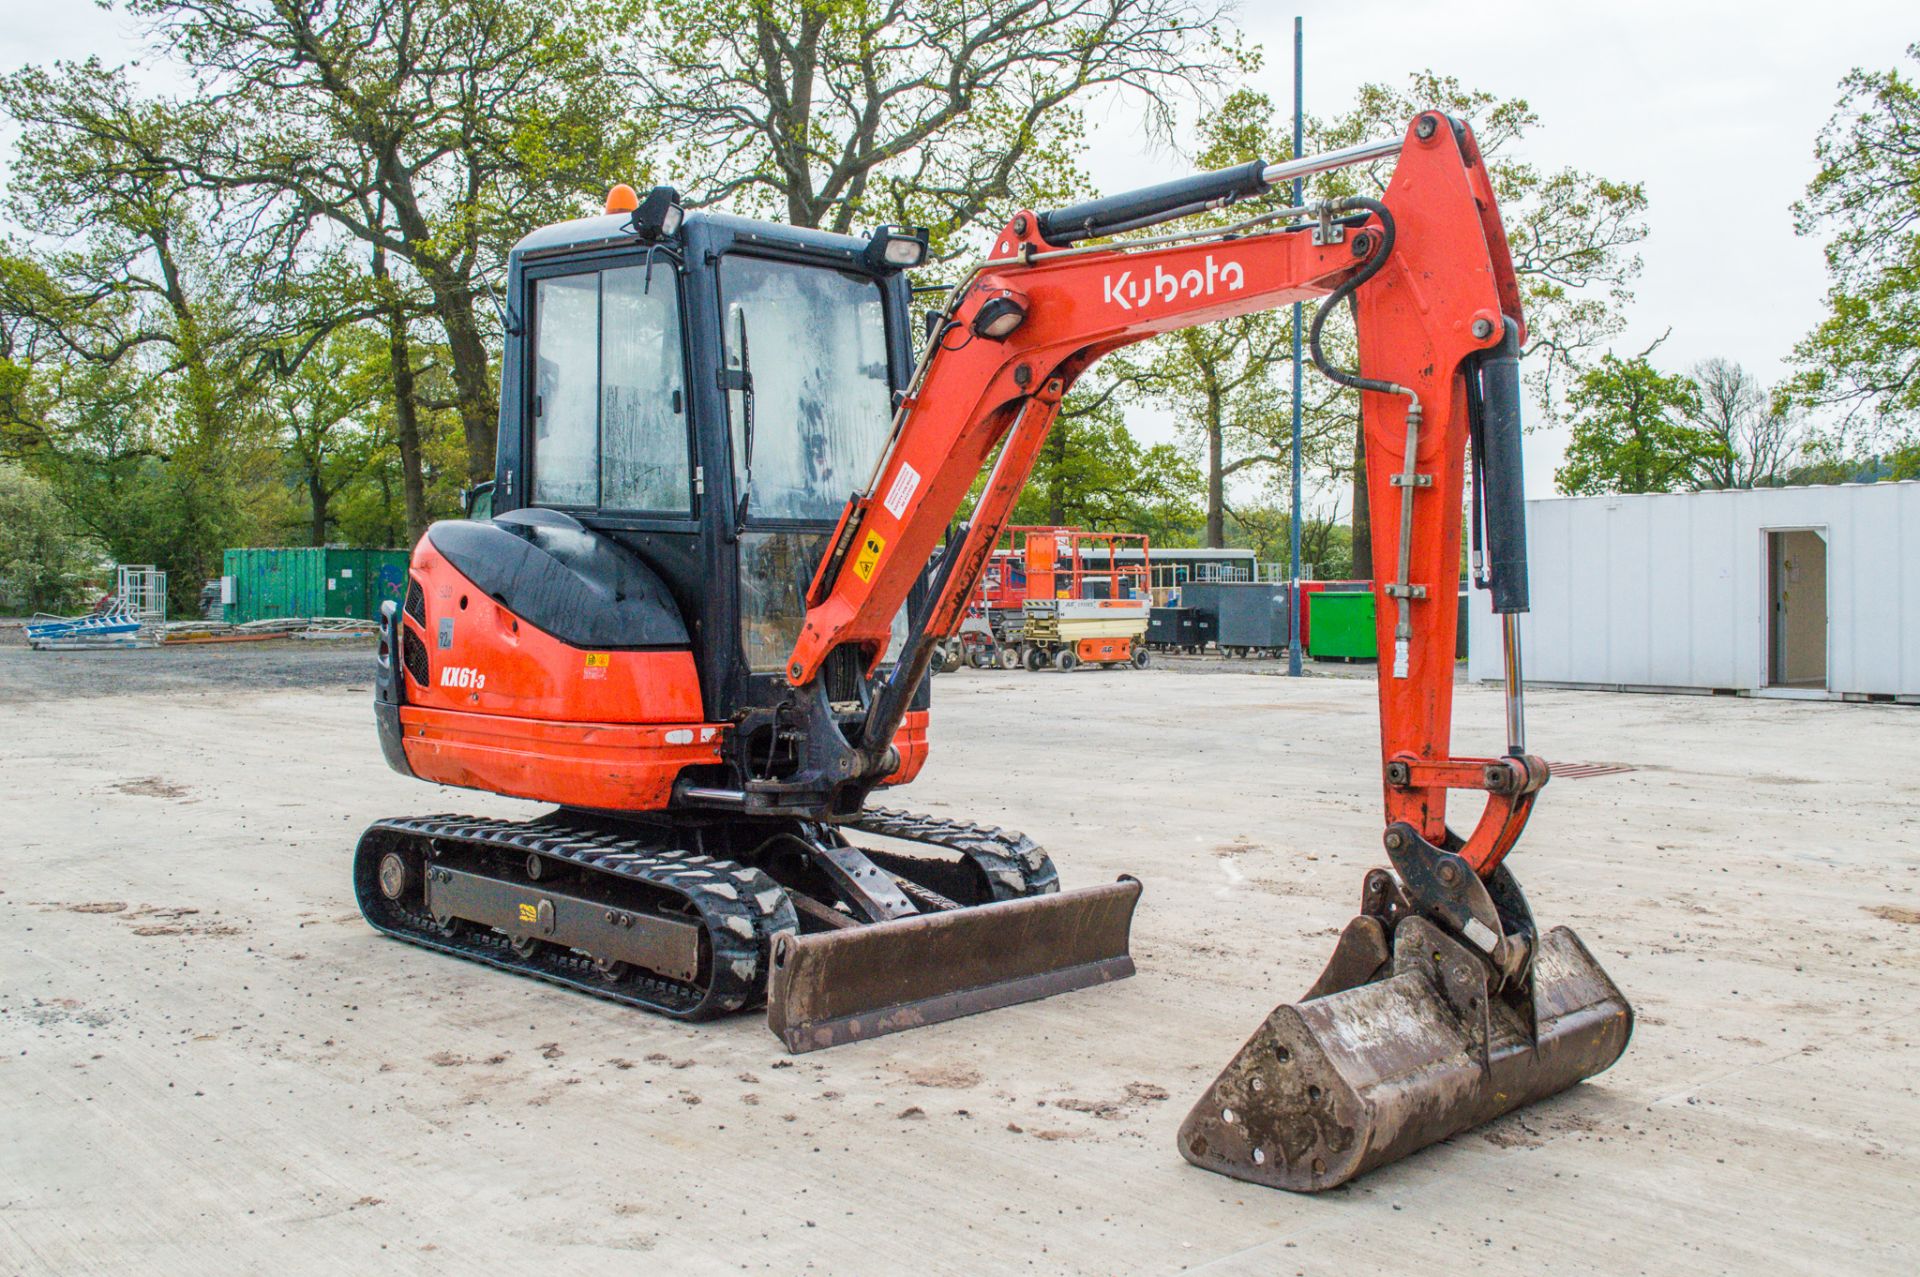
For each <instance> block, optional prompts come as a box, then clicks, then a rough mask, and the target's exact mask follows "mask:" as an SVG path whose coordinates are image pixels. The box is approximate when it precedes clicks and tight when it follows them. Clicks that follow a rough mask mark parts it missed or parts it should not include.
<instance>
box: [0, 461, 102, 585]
mask: <svg viewBox="0 0 1920 1277" xmlns="http://www.w3.org/2000/svg"><path fill="white" fill-rule="evenodd" d="M100 563H101V549H100V546H99V544H98V543H97V542H94V541H92V540H91V539H89V538H88V537H87V536H86V535H85V534H83V533H82V532H80V531H79V530H78V529H77V528H76V527H75V526H74V524H73V520H72V518H71V516H70V515H69V514H68V513H67V511H66V509H65V507H63V506H62V505H61V504H60V501H59V499H58V498H57V497H56V496H55V495H54V491H53V489H52V487H51V486H50V485H48V484H46V483H44V482H42V481H41V480H39V479H36V478H35V477H33V476H32V475H30V474H28V473H27V472H26V471H24V470H22V469H20V467H18V466H14V465H7V464H4V463H0V607H4V608H6V609H7V610H9V611H13V610H15V609H19V610H24V611H28V612H42V611H45V612H65V611H68V610H70V609H74V608H77V607H79V606H81V605H82V604H83V603H84V602H85V596H86V589H85V585H86V580H87V578H88V576H89V575H90V574H92V573H93V572H95V571H96V570H97V569H98V568H99V567H100Z"/></svg>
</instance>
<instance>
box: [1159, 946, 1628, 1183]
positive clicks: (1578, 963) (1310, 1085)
mask: <svg viewBox="0 0 1920 1277" xmlns="http://www.w3.org/2000/svg"><path fill="white" fill-rule="evenodd" d="M1363 924H1371V927H1369V926H1366V925H1363ZM1376 929H1379V935H1380V937H1382V938H1383V937H1384V930H1383V929H1381V924H1380V923H1379V920H1378V919H1374V918H1369V917H1366V916H1364V915H1363V916H1362V917H1360V918H1356V919H1355V920H1354V921H1353V923H1351V924H1349V927H1348V931H1347V934H1345V935H1343V936H1342V941H1341V946H1340V948H1339V949H1338V950H1336V953H1335V958H1334V961H1333V962H1330V963H1329V964H1328V969H1327V971H1326V973H1325V974H1323V975H1322V977H1321V979H1320V981H1318V982H1317V983H1316V984H1315V991H1316V993H1317V992H1319V991H1321V990H1322V986H1327V987H1328V988H1329V989H1331V990H1335V991H1327V992H1325V993H1324V996H1313V995H1310V999H1309V1000H1303V1001H1301V1002H1299V1003H1295V1004H1288V1005H1282V1006H1280V1007H1277V1008H1275V1010H1274V1011H1273V1013H1272V1014H1271V1015H1269V1016H1268V1017H1267V1019H1266V1022H1265V1023H1264V1024H1262V1025H1261V1026H1260V1028H1259V1029H1258V1030H1256V1031H1255V1033H1254V1035H1253V1036H1252V1037H1251V1038H1249V1039H1248V1040H1247V1043H1246V1045H1245V1046H1243V1047H1242V1048H1241V1049H1240V1053H1239V1054H1238V1055H1236V1056H1235V1057H1234V1059H1233V1061H1232V1062H1231V1063H1230V1064H1228V1065H1227V1067H1226V1069H1225V1071H1223V1072H1222V1073H1221V1074H1220V1076H1219V1077H1218V1078H1217V1079H1216V1080H1215V1081H1214V1083H1213V1085H1212V1086H1211V1087H1210V1088H1209V1089H1208V1091H1207V1093H1206V1094H1205V1095H1204V1096H1203V1097H1202V1098H1201V1100H1200V1102H1199V1103H1198V1104H1197V1105H1195V1106H1194V1109H1193V1111H1192V1112H1191V1113H1189V1114H1188V1115H1187V1119H1186V1121H1185V1123H1184V1124H1182V1126H1181V1128H1180V1151H1181V1153H1182V1155H1184V1156H1185V1157H1186V1159H1187V1160H1188V1161H1190V1162H1192V1163H1193V1164H1194V1165H1196V1166H1200V1167H1204V1168H1205V1169H1207V1170H1211V1171H1217V1172H1219V1173H1221V1174H1223V1175H1231V1176H1233V1177H1234V1178H1236V1179H1243V1180H1248V1181H1250V1182H1252V1183H1256V1184H1264V1185H1267V1186H1268V1187H1272V1188H1284V1189H1289V1190H1292V1191H1295V1192H1319V1191H1320V1190H1322V1189H1328V1188H1333V1187H1335V1186H1337V1185H1339V1184H1343V1183H1345V1182H1346V1181H1347V1180H1349V1179H1352V1178H1353V1177H1354V1176H1356V1175H1360V1174H1363V1173H1365V1172H1366V1171H1369V1170H1371V1169H1373V1168H1374V1167H1377V1166H1382V1165H1385V1164H1386V1163H1388V1162H1392V1161H1396V1160H1398V1159H1399V1158H1401V1157H1404V1156H1406V1155H1407V1154H1409V1153H1412V1152H1414V1151H1415V1150H1417V1149H1421V1148H1424V1147H1426V1146H1427V1145H1428V1144H1432V1143H1434V1142H1436V1141H1438V1140H1443V1139H1446V1138H1447V1137H1448V1136H1450V1135H1456V1134H1458V1133H1460V1132H1461V1131H1465V1130H1468V1129H1471V1128H1472V1127H1475V1126H1478V1125H1480V1124H1481V1123H1482V1122H1486V1121H1490V1120H1491V1119H1493V1118H1495V1117H1498V1116H1500V1115H1501V1114H1502V1113H1506V1112H1510V1111H1511V1110H1513V1109H1516V1108H1520V1107H1522V1106H1523V1105H1527V1104H1531V1103H1533V1102H1535V1101H1536V1100H1540V1099H1544V1098H1545V1097H1546V1096H1549V1095H1552V1094H1554V1093H1556V1092H1558V1091H1563V1090H1565V1089H1566V1088H1568V1087H1570V1086H1573V1085H1574V1084H1575V1083H1577V1082H1580V1081H1582V1080H1584V1079H1586V1078H1589V1077H1592V1076H1593V1075H1594V1074H1596V1073H1599V1072H1600V1071H1602V1070H1603V1069H1605V1068H1607V1067H1608V1066H1609V1065H1611V1064H1612V1063H1613V1062H1614V1061H1615V1060H1617V1059H1619V1058H1620V1053H1621V1052H1622V1051H1624V1050H1625V1049H1626V1046H1627V1038H1628V1036H1629V1035H1630V1034H1631V1032H1632V1028H1633V1011H1632V1008H1630V1007H1629V1006H1628V1005H1627V1001H1626V999H1625V998H1623V997H1622V996H1621V994H1620V991H1619V989H1617V988H1616V987H1615V986H1614V984H1613V981H1612V980H1610V979H1608V978H1607V974H1606V972H1604V971H1603V970H1601V969H1600V965H1599V964H1598V963H1596V962H1595V961H1594V960H1593V955H1592V954H1590V953H1588V952H1587V949H1586V946H1585V945H1583V944H1581V943H1580V940H1579V937H1577V936H1575V935H1574V934H1573V932H1571V931H1569V930H1567V929H1566V928H1565V927H1556V928H1554V929H1553V930H1552V931H1551V932H1549V933H1548V934H1547V935H1546V936H1544V937H1543V938H1542V939H1541V941H1540V942H1539V945H1538V948H1537V950H1536V953H1535V956H1534V962H1533V971H1532V975H1531V978H1530V980H1529V981H1528V982H1527V983H1526V984H1525V985H1523V986H1521V987H1520V988H1519V989H1517V990H1516V991H1515V992H1514V993H1513V994H1512V995H1511V996H1505V995H1502V994H1500V993H1498V992H1496V991H1494V990H1492V988H1491V987H1490V978H1489V972H1488V968H1487V966H1486V964H1485V962H1484V961H1483V960H1482V959H1481V958H1480V957H1479V956H1478V955H1477V954H1475V953H1474V952H1473V951H1472V950H1470V949H1468V948H1467V947H1466V946H1464V945H1462V944H1460V943H1459V942H1457V941H1455V940H1453V939H1452V938H1450V937H1449V936H1447V935H1446V934H1445V933H1444V932H1442V931H1441V930H1440V929H1439V928H1438V927H1436V926H1434V925H1433V924H1432V923H1431V922H1429V921H1427V920H1426V919H1424V918H1419V917H1413V918H1407V919H1405V920H1403V921H1401V922H1400V923H1399V925H1398V926H1397V927H1396V928H1395V929H1394V932H1393V952H1392V965H1391V968H1390V969H1388V970H1384V971H1381V972H1379V978H1375V979H1371V980H1368V981H1367V982H1366V983H1358V984H1349V983H1347V982H1346V981H1347V980H1348V978H1350V977H1351V975H1352V973H1353V972H1354V971H1356V970H1357V969H1358V968H1359V967H1360V966H1363V965H1365V964H1366V962H1367V960H1368V956H1369V954H1370V952H1372V950H1371V944H1372V942H1373V941H1374V939H1375V930H1376ZM1343 964H1344V966H1343ZM1336 968H1341V969H1340V970H1336ZM1359 978H1360V979H1362V980H1366V978H1367V977H1366V976H1365V975H1361V976H1360V977H1359ZM1516 1000H1519V1002H1520V1004H1519V1005H1515V1002H1516Z"/></svg>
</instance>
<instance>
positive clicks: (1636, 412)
mask: <svg viewBox="0 0 1920 1277" xmlns="http://www.w3.org/2000/svg"><path fill="white" fill-rule="evenodd" d="M1567 408H1568V411H1569V413H1570V415H1571V417H1572V420H1573V437H1572V439H1571V440H1569V441H1568V443H1567V451H1566V460H1565V463H1564V464H1563V465H1561V467H1560V468H1559V469H1558V470H1556V471H1555V472H1554V483H1555V484H1556V485H1557V486H1558V487H1559V489H1560V491H1561V492H1563V493H1565V494H1567V495H1568V496H1576V497H1577V496H1592V495H1594V494H1596V493H1602V492H1674V491H1678V490H1680V489H1684V488H1689V487H1692V486H1693V479H1694V478H1695V476H1696V475H1697V474H1699V473H1700V472H1701V470H1702V468H1703V467H1704V466H1706V465H1718V464H1720V463H1722V462H1723V461H1724V455H1723V451H1724V445H1723V444H1722V443H1721V441H1720V440H1719V439H1718V438H1716V437H1715V436H1714V435H1713V434H1712V433H1711V432H1710V431H1707V430H1703V429H1701V428H1700V427H1698V426H1695V425H1692V424H1689V423H1690V421H1691V420H1693V419H1695V418H1697V417H1698V416H1699V414H1700V395H1699V391H1698V389H1697V388H1696V387H1695V386H1694V384H1693V382H1691V381H1690V380H1688V379H1687V378H1686V377H1684V376H1681V375H1679V374H1667V373H1662V372H1660V371H1659V370H1658V369H1657V368H1655V367H1654V366H1653V365H1652V364H1651V363H1650V362H1648V359H1647V354H1646V353H1642V354H1639V355H1636V356H1634V357H1633V358H1631V359H1622V358H1620V357H1619V356H1618V355H1613V354H1607V355H1602V356H1601V357H1600V361H1599V362H1598V363H1597V364H1595V365H1594V366H1593V367H1591V368H1589V369H1587V370H1586V371H1585V372H1583V373H1581V374H1580V376H1579V377H1578V378H1576V379H1575V381H1574V384H1573V386H1572V387H1571V388H1570V389H1569V390H1568V391H1567Z"/></svg>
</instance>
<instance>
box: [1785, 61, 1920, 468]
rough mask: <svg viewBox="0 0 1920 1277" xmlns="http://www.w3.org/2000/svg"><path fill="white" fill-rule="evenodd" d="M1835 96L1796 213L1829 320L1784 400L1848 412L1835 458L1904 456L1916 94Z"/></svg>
mask: <svg viewBox="0 0 1920 1277" xmlns="http://www.w3.org/2000/svg"><path fill="white" fill-rule="evenodd" d="M1907 57H1908V59H1909V60H1911V61H1914V62H1920V44H1913V45H1909V46H1908V48H1907ZM1840 88H1841V96H1840V100H1839V103H1838V105H1837V107H1836V109H1835V111H1834V115H1833V117H1832V118H1831V119H1830V120H1829V121H1828V122H1827V125H1826V127H1825V128H1824V129H1823V130H1821V133H1820V135H1819V139H1818V141H1817V142H1816V143H1815V146H1814V156H1815V158H1816V159H1817V160H1818V161H1819V164H1820V171H1819V172H1818V173H1817V174H1815V176H1814V178H1813V181H1812V182H1810V183H1809V184H1808V186H1807V194H1806V197H1805V198H1804V199H1802V200H1801V201H1800V202H1799V203H1798V204H1796V205H1795V206H1794V218H1795V228H1796V229H1797V230H1798V231H1799V232H1800V233H1801V234H1802V235H1815V234H1824V235H1825V236H1826V261H1827V278H1828V290H1827V298H1826V306H1827V316H1826V318H1825V319H1823V320H1822V321H1821V323H1820V325H1819V326H1818V327H1817V328H1815V329H1814V330H1813V331H1812V332H1811V333H1809V334H1808V335H1807V336H1806V337H1805V338H1804V339H1802V341H1801V342H1800V344H1799V345H1798V346H1796V347H1795V348H1794V363H1795V364H1796V366H1797V369H1796V374H1795V376H1794V377H1793V379H1792V381H1791V382H1789V383H1788V385H1787V386H1786V388H1785V390H1784V393H1783V398H1784V399H1785V400H1786V401H1787V402H1788V403H1793V404H1799V405H1803V406H1807V407H1813V408H1829V409H1838V410H1840V411H1841V414H1842V415H1841V417H1840V420H1839V422H1838V423H1837V425H1836V427H1835V428H1834V430H1833V432H1831V437H1830V438H1829V439H1827V440H1826V441H1825V446H1826V449H1827V451H1828V452H1830V453H1834V454H1849V455H1850V454H1857V453H1861V452H1873V451H1875V450H1876V449H1877V448H1879V447H1880V446H1883V445H1891V447H1892V448H1893V450H1894V451H1895V452H1896V453H1897V454H1902V455H1904V452H1905V451H1910V450H1912V449H1914V448H1915V447H1917V446H1920V83H1917V82H1916V81H1915V79H1914V77H1913V75H1912V74H1911V73H1908V74H1902V72H1901V69H1900V68H1899V67H1898V66H1896V67H1894V68H1892V69H1890V70H1886V71H1868V70H1864V69H1856V70H1854V71H1853V72H1851V73H1850V74H1848V75H1847V77H1846V78H1845V79H1843V80H1842V81H1841V82H1840Z"/></svg>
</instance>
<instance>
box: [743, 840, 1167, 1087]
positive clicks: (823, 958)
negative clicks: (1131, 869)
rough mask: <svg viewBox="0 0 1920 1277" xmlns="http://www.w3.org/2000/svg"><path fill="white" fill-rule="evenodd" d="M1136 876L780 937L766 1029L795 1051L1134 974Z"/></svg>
mask: <svg viewBox="0 0 1920 1277" xmlns="http://www.w3.org/2000/svg"><path fill="white" fill-rule="evenodd" d="M1139 899H1140V883H1139V882H1138V881H1137V880H1136V879H1133V878H1122V879H1121V880H1120V881H1118V882H1114V883H1109V884H1107V885H1105V886H1101V887H1086V888H1082V889H1081V890H1078V891H1066V892H1058V893H1053V894H1048V895H1044V896H1029V897H1026V898H1024V899H1020V900H1007V901H1002V902H1000V903H997V904H987V905H976V906H973V907H971V908H966V909H954V910H950V911H947V912H944V913H932V914H923V915H921V916H919V917H914V918H901V919H898V920H896V921H893V922H880V923H874V924H873V925H871V926H864V927H852V928H848V929H846V930H840V931H827V932H822V933H820V934H817V935H805V936H796V935H791V934H789V935H782V936H779V937H778V938H776V939H775V941H774V949H773V972H772V975H771V977H770V978H769V980H768V983H767V1024H768V1027H770V1028H771V1029H772V1030H773V1031H774V1032H775V1033H777V1034H779V1035H780V1037H781V1039H782V1040H783V1041H784V1042H785V1043H786V1044H787V1050H789V1051H791V1052H794V1053H796V1054H798V1053H799V1052H802V1051H815V1050H819V1049H820V1048H822V1047H829V1046H839V1045H841V1044H842V1043H846V1042H857V1041H859V1040H860V1039H862V1038H871V1037H877V1036H879V1035H880V1034H882V1033H897V1032H899V1031H900V1030H902V1029H913V1028H919V1027H920V1026H922V1025H927V1024H938V1023H939V1022H940V1021H942V1020H953V1019H957V1018H959V1017H960V1016H963V1015H972V1014H974V1013H975V1012H979V1011H991V1010H994V1009H995V1008H998V1007H1004V1006H1012V1005H1013V1004H1015V1003H1017V1002H1031V1001H1033V1000H1034V999H1036V998H1045V997H1051V996H1052V995H1054V994H1056V993H1066V992H1068V991H1070V990H1073V989H1084V988H1086V987H1087V986H1089V985H1094V984H1104V983H1106V982H1107V981H1110V980H1121V979H1125V978H1126V977H1127V976H1130V975H1132V974H1133V958H1132V956H1131V955H1130V954H1129V953H1128V952H1127V940H1128V933H1129V931H1130V930H1131V928H1132V925H1133V907H1134V904H1135V903H1136V902H1137V901H1138V900H1139Z"/></svg>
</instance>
